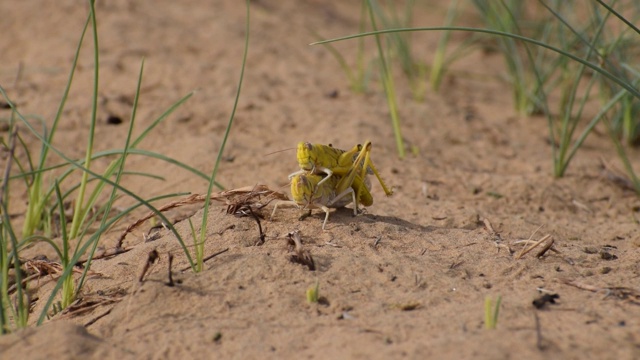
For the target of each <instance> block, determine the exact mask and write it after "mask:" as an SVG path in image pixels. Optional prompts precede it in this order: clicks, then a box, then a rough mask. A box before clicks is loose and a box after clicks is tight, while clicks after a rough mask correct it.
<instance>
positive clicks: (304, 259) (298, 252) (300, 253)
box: [287, 230, 316, 271]
mask: <svg viewBox="0 0 640 360" xmlns="http://www.w3.org/2000/svg"><path fill="white" fill-rule="evenodd" d="M287 239H288V243H289V246H291V247H293V251H294V253H293V254H291V255H290V256H289V260H290V261H291V262H295V263H298V264H302V265H306V266H307V267H308V268H309V270H311V271H314V270H315V269H316V264H315V262H314V261H313V257H312V256H311V253H310V252H309V251H308V250H305V249H303V248H302V239H300V232H299V231H298V230H296V231H292V232H290V233H288V234H287Z"/></svg>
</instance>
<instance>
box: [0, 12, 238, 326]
mask: <svg viewBox="0 0 640 360" xmlns="http://www.w3.org/2000/svg"><path fill="white" fill-rule="evenodd" d="M89 5H90V6H89V14H88V17H87V20H86V22H85V24H84V28H83V29H82V32H81V35H80V39H79V42H78V46H77V48H76V51H75V56H74V58H73V62H72V64H71V70H70V74H69V77H68V80H67V84H66V87H65V90H64V92H63V95H62V99H61V101H60V103H59V106H58V110H57V112H56V115H55V117H54V119H53V120H52V122H51V125H50V126H49V127H47V126H46V122H45V121H44V120H42V119H39V118H34V117H27V116H24V115H23V114H22V112H21V109H18V107H17V106H16V105H15V103H14V102H13V101H12V99H11V98H10V96H9V95H8V94H7V92H6V91H5V89H4V88H3V87H2V86H0V95H1V96H2V97H3V98H4V100H5V102H6V103H7V104H8V106H9V107H10V108H11V116H10V118H9V119H8V121H7V122H8V127H9V133H10V134H11V135H10V137H9V139H7V140H6V141H5V139H1V140H0V146H2V147H4V148H5V149H6V150H7V153H8V154H9V158H8V161H7V163H6V165H5V166H4V168H3V169H2V170H3V173H2V179H1V180H2V183H0V333H2V334H4V333H7V332H11V331H13V330H14V329H17V328H22V327H25V326H27V324H28V323H29V311H30V308H31V306H32V304H31V299H30V297H29V290H28V286H29V284H27V283H26V277H25V275H24V273H23V269H22V266H23V264H24V262H25V260H24V259H22V258H21V257H20V252H21V251H22V250H23V249H24V248H25V247H26V246H28V245H30V244H33V243H37V242H41V243H45V244H48V245H50V246H51V247H52V248H53V249H54V251H55V253H56V254H57V256H58V259H57V261H59V263H60V265H61V267H62V270H61V273H60V274H59V278H58V280H57V282H56V285H55V287H54V289H53V290H52V293H51V294H50V295H49V296H48V297H47V298H45V299H43V301H45V302H46V303H45V305H44V307H43V310H42V312H41V313H40V315H39V316H38V319H37V324H41V323H42V322H43V321H44V320H45V319H47V317H48V316H49V315H50V311H51V310H52V309H53V312H54V313H57V312H59V311H61V310H63V309H64V308H66V307H67V306H68V305H69V304H71V303H72V302H73V301H74V300H75V299H76V298H77V296H78V294H79V293H80V292H81V291H82V289H83V286H84V284H85V282H86V279H87V274H88V272H89V269H90V267H91V261H92V259H93V256H94V253H95V251H96V249H97V247H98V244H99V242H100V239H101V236H102V235H103V234H105V233H106V232H108V231H109V230H110V229H112V227H113V226H114V225H115V224H116V223H117V222H118V221H120V220H121V219H122V218H123V217H125V216H127V215H128V214H130V213H131V212H132V211H134V210H136V209H137V208H139V207H146V208H148V209H150V210H151V211H152V212H154V213H155V214H156V216H158V217H159V218H160V219H161V221H162V222H163V223H165V224H167V226H168V227H169V228H170V230H171V231H172V232H173V233H174V235H175V236H176V238H177V239H178V242H179V243H180V246H181V248H182V249H183V252H184V253H185V257H186V259H187V261H188V262H189V264H190V266H191V268H192V269H193V270H194V271H200V270H201V269H202V261H203V256H202V254H203V246H204V241H205V240H206V238H205V233H204V229H205V228H206V213H205V220H203V224H204V226H203V228H202V229H203V230H202V232H201V236H200V238H199V240H198V241H197V242H196V248H197V251H196V262H194V260H193V259H192V257H191V255H190V253H189V251H188V250H187V247H186V245H185V243H184V241H183V240H182V237H181V236H180V234H179V233H178V232H177V231H176V230H175V228H174V227H173V226H172V225H171V222H170V221H169V220H168V219H167V218H166V217H165V216H164V215H163V214H162V213H161V212H160V211H158V210H157V209H156V208H155V207H154V206H153V205H151V203H152V202H154V201H158V200H161V199H166V198H169V197H174V196H180V195H185V193H174V194H163V195H160V196H156V197H153V198H150V199H144V198H142V197H141V196H140V195H138V194H135V193H133V192H132V191H130V190H128V189H127V188H125V187H123V186H122V185H121V181H122V179H123V178H124V177H126V176H134V175H135V176H146V177H150V178H153V179H161V180H162V178H160V177H158V176H155V175H153V174H150V173H137V172H130V171H127V170H126V160H127V158H128V157H129V156H130V155H136V156H145V157H148V158H153V159H157V160H160V161H164V162H167V163H169V164H172V165H175V166H178V167H180V168H182V169H185V170H187V171H189V172H191V173H193V174H194V175H195V176H197V177H201V178H204V179H206V180H207V181H208V182H209V190H208V194H211V192H212V189H213V188H214V187H218V188H220V189H222V186H221V185H220V184H219V183H218V182H217V181H215V176H216V174H217V171H218V168H219V163H220V159H221V154H222V152H223V149H224V144H225V143H226V139H227V137H228V134H229V129H230V127H231V123H232V119H233V114H234V113H235V108H236V105H237V102H238V97H239V94H240V86H238V94H237V96H236V103H235V104H234V112H233V113H232V115H231V119H230V120H229V124H228V128H227V132H226V134H225V138H224V141H223V145H222V148H221V149H220V153H219V155H218V158H217V160H216V164H215V167H214V171H213V174H212V175H211V176H207V175H206V174H203V173H202V172H200V171H198V170H196V169H194V168H193V167H191V166H189V165H187V164H184V163H181V162H178V161H176V160H174V159H171V158H170V157H167V156H165V155H163V154H159V153H155V152H151V151H147V150H141V149H138V148H137V146H138V145H139V143H140V142H141V141H142V140H143V139H144V138H145V137H146V136H147V135H148V134H149V133H150V132H151V131H152V130H153V129H154V128H155V127H156V126H158V125H159V124H161V123H162V122H163V121H164V120H165V119H167V118H168V117H169V116H170V115H171V114H172V113H173V112H174V111H175V110H176V109H177V108H178V107H179V106H181V105H182V104H184V103H185V102H186V101H187V100H188V99H189V98H190V97H191V96H192V94H187V95H186V96H184V97H183V98H181V99H179V100H178V101H177V102H175V103H174V104H173V105H171V106H170V107H169V108H168V109H167V110H166V111H164V112H163V113H162V114H161V115H160V116H159V117H158V118H156V119H155V120H153V121H152V122H151V124H150V125H149V126H147V127H146V128H145V129H143V130H142V132H141V133H140V135H138V136H137V137H134V136H133V130H134V126H135V124H136V112H137V109H138V99H139V95H140V88H141V84H142V75H143V70H144V61H142V63H141V66H140V72H139V76H138V82H137V88H136V92H135V97H134V101H133V105H132V111H131V116H130V119H129V120H130V121H129V128H128V130H127V135H126V138H125V139H124V144H123V147H122V148H121V149H112V150H106V151H101V152H96V151H94V149H95V146H96V142H95V140H97V139H96V137H95V129H96V124H97V122H98V120H97V113H98V111H97V109H98V104H99V101H98V89H99V70H100V62H99V42H98V31H97V28H98V27H97V23H98V21H97V16H96V11H95V1H94V0H90V1H89ZM248 8H249V2H248V1H247V16H248ZM247 30H248V17H247ZM87 33H89V34H90V36H91V38H92V43H93V61H94V66H93V69H94V73H93V87H92V92H91V104H92V106H91V113H90V125H89V128H88V134H87V137H86V138H87V145H86V148H85V150H84V156H83V159H73V158H71V157H69V156H68V155H66V154H65V153H63V152H62V151H61V150H60V149H58V148H57V147H56V146H55V145H53V144H54V140H55V134H56V129H57V128H58V126H59V124H60V123H61V122H62V114H63V113H64V109H65V105H66V102H67V99H68V97H69V93H70V89H71V87H72V85H73V82H74V75H75V71H76V69H77V64H78V58H79V55H80V52H81V49H82V48H83V44H84V42H85V36H86V35H87ZM246 36H247V41H246V43H245V58H244V59H243V64H242V69H243V71H244V63H245V61H246V49H247V46H248V31H247V35H246ZM241 82H242V74H241V77H240V83H241ZM34 119H35V121H36V122H38V123H39V125H41V126H34ZM23 131H26V132H27V133H28V134H29V135H30V136H33V137H35V138H36V139H37V141H38V143H39V145H40V151H39V154H38V156H34V154H33V153H32V152H30V148H29V146H28V145H27V141H25V139H24V137H23V135H22V132H23ZM52 154H54V155H56V156H57V158H59V159H62V162H61V163H57V164H55V163H54V164H53V165H51V164H52V163H53V162H54V160H53V159H52V158H51V155H52ZM101 157H109V158H111V159H112V160H111V162H110V163H109V164H108V165H107V166H106V168H104V169H102V170H99V169H97V168H96V166H94V165H93V162H94V160H96V159H98V158H101ZM25 159H26V160H25ZM34 159H37V160H35V161H34ZM17 185H21V186H24V187H26V189H27V197H28V208H27V210H26V212H25V221H24V225H23V227H22V231H21V232H20V231H17V230H16V229H15V226H14V222H13V219H12V217H11V216H10V215H9V214H11V213H12V204H11V198H10V196H9V194H10V188H12V187H13V186H17ZM122 198H127V199H130V200H133V205H128V206H119V209H120V208H123V209H121V210H119V211H113V209H114V208H115V207H114V205H115V203H116V201H118V200H119V199H122ZM208 198H209V197H207V200H208ZM71 199H73V200H71ZM70 203H73V204H74V205H73V206H72V207H71V209H72V212H71V214H68V209H67V207H66V206H67V204H70ZM208 207H209V203H208V201H207V204H206V208H207V209H208ZM13 212H15V211H13ZM96 224H97V225H96ZM192 236H193V237H194V240H196V236H195V230H194V229H193V228H192ZM81 258H84V260H82V261H81ZM80 262H82V264H83V266H82V267H78V266H76V265H77V264H79V263H80ZM74 272H75V273H80V275H79V276H75V277H74V276H73V274H74Z"/></svg>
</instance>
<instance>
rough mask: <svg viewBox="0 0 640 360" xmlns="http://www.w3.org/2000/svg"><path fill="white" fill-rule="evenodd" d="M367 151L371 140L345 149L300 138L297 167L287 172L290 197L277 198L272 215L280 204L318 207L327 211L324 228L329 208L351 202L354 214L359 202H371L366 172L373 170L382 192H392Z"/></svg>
mask: <svg viewBox="0 0 640 360" xmlns="http://www.w3.org/2000/svg"><path fill="white" fill-rule="evenodd" d="M370 155H371V142H370V141H367V142H366V143H365V144H364V145H360V144H358V145H356V146H354V147H353V148H352V149H351V150H348V151H345V150H340V149H336V148H334V147H333V146H331V145H328V146H327V145H321V144H310V143H308V142H300V143H299V144H298V149H297V157H298V165H299V166H300V170H299V171H296V172H294V173H292V174H291V175H289V179H290V180H291V196H292V197H293V200H292V201H278V202H277V203H276V204H275V206H274V208H273V212H272V213H271V217H273V214H275V212H276V209H277V208H278V206H281V205H293V206H296V207H298V208H301V209H309V210H311V209H318V208H319V209H322V210H323V211H324V212H325V214H326V215H325V218H324V222H323V223H322V230H324V228H325V226H326V224H327V220H329V208H340V207H344V206H346V205H348V204H350V203H352V202H353V204H354V208H353V213H354V215H357V214H358V205H363V206H370V205H371V204H373V197H372V196H371V193H370V192H369V190H370V188H371V183H370V182H369V179H368V178H367V174H369V173H373V174H375V176H376V177H377V178H378V181H379V182H380V185H382V189H383V190H384V192H385V194H386V195H387V196H389V195H391V194H392V193H393V191H392V190H391V189H390V188H389V187H387V185H386V184H385V183H384V181H383V180H382V177H381V176H380V174H379V173H378V170H377V169H376V167H375V166H374V165H373V162H371V158H370Z"/></svg>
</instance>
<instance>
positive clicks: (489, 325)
mask: <svg viewBox="0 0 640 360" xmlns="http://www.w3.org/2000/svg"><path fill="white" fill-rule="evenodd" d="M501 302H502V296H500V295H498V298H497V299H496V302H495V303H494V302H493V300H491V297H489V296H487V297H486V298H485V299H484V327H485V329H488V330H494V329H495V328H496V326H498V314H499V313H500V303H501Z"/></svg>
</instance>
